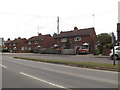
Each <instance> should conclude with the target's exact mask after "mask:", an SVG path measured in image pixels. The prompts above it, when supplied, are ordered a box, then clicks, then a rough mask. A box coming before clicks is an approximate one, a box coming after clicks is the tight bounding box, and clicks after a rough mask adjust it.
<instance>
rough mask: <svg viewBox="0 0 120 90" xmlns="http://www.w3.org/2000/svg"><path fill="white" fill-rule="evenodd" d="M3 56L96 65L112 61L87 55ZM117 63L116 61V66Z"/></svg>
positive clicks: (28, 54)
mask: <svg viewBox="0 0 120 90" xmlns="http://www.w3.org/2000/svg"><path fill="white" fill-rule="evenodd" d="M4 55H8V56H12V57H14V56H22V57H28V58H41V59H52V60H66V61H77V62H96V63H110V64H112V63H113V61H112V60H110V57H109V56H94V55H92V54H89V55H57V54H32V53H21V54H19V53H6V54H4ZM117 63H118V61H117V60H116V64H117Z"/></svg>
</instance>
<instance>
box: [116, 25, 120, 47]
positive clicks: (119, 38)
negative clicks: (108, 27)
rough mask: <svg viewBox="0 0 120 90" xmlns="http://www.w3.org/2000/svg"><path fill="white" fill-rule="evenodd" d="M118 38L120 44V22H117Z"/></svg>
mask: <svg viewBox="0 0 120 90" xmlns="http://www.w3.org/2000/svg"><path fill="white" fill-rule="evenodd" d="M117 38H118V39H117V41H118V44H119V45H120V23H118V24H117Z"/></svg>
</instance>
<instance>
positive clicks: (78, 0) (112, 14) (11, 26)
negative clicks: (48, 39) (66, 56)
mask: <svg viewBox="0 0 120 90" xmlns="http://www.w3.org/2000/svg"><path fill="white" fill-rule="evenodd" d="M118 1H120V0H0V37H4V38H5V40H6V39H7V38H11V39H14V38H17V37H22V38H29V37H31V36H36V35H37V33H38V32H39V33H42V34H51V35H52V34H53V33H54V32H57V17H58V16H59V17H60V31H69V30H73V28H74V26H77V27H78V28H79V29H83V28H89V27H95V30H96V33H97V34H99V33H105V32H106V33H110V32H114V33H115V34H116V30H117V23H118Z"/></svg>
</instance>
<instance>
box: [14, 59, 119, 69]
mask: <svg viewBox="0 0 120 90" xmlns="http://www.w3.org/2000/svg"><path fill="white" fill-rule="evenodd" d="M14 58H18V59H25V60H33V61H40V62H48V63H56V64H64V65H69V66H75V67H84V68H92V69H99V70H109V71H120V70H119V69H118V65H117V64H116V65H115V66H114V65H113V64H106V63H93V62H75V61H65V60H50V59H40V58H26V57H14Z"/></svg>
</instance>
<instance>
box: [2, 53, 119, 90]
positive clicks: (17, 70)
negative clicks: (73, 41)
mask: <svg viewBox="0 0 120 90" xmlns="http://www.w3.org/2000/svg"><path fill="white" fill-rule="evenodd" d="M0 67H2V87H3V88H65V89H68V88H118V73H117V72H112V71H102V70H94V69H86V68H77V67H71V66H65V65H57V64H50V63H43V62H35V61H28V60H21V59H15V58H12V57H11V56H8V55H3V57H2V63H1V64H0Z"/></svg>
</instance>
